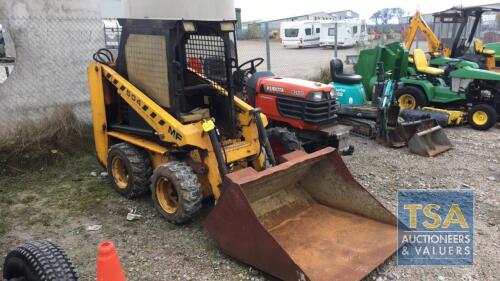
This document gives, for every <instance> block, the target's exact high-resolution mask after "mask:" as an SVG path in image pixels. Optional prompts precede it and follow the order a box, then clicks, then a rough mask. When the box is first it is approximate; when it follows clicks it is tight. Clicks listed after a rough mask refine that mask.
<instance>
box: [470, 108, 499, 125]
mask: <svg viewBox="0 0 500 281" xmlns="http://www.w3.org/2000/svg"><path fill="white" fill-rule="evenodd" d="M497 120H498V113H497V112H496V110H495V108H493V106H491V105H489V104H477V105H474V106H473V107H472V108H471V110H470V111H469V114H468V116H467V121H468V122H469V124H470V126H471V127H472V128H473V129H475V130H480V131H485V130H488V129H490V128H491V127H493V126H495V124H496V123H497Z"/></svg>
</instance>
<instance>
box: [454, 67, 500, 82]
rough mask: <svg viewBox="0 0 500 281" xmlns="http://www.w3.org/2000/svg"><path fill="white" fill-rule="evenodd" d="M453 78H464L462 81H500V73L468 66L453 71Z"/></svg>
mask: <svg viewBox="0 0 500 281" xmlns="http://www.w3.org/2000/svg"><path fill="white" fill-rule="evenodd" d="M451 77H452V78H462V79H477V80H490V81H500V73H497V72H493V71H488V70H483V69H476V68H472V67H470V66H466V67H464V68H460V69H457V70H455V71H452V72H451Z"/></svg>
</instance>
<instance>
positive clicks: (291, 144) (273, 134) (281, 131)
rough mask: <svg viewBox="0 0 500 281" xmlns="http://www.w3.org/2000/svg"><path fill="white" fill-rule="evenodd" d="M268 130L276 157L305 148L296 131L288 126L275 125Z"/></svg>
mask: <svg viewBox="0 0 500 281" xmlns="http://www.w3.org/2000/svg"><path fill="white" fill-rule="evenodd" d="M266 131H267V137H268V139H269V142H270V143H271V148H272V149H273V153H274V157H275V158H276V159H279V158H280V156H281V155H283V154H287V153H290V152H293V151H296V150H304V147H303V146H302V143H301V142H300V140H299V139H298V138H297V136H296V135H295V133H293V132H291V131H289V130H288V129H287V128H283V127H274V128H269V129H267V130H266Z"/></svg>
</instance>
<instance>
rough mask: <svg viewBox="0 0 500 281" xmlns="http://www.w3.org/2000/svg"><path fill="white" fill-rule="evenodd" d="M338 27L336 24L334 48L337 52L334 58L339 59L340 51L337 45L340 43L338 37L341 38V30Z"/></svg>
mask: <svg viewBox="0 0 500 281" xmlns="http://www.w3.org/2000/svg"><path fill="white" fill-rule="evenodd" d="M337 27H338V23H337V22H335V43H334V44H335V46H333V48H334V50H335V52H334V57H335V58H337V57H338V52H339V50H338V44H337V43H338V37H339V36H338V35H339V29H338V28H337Z"/></svg>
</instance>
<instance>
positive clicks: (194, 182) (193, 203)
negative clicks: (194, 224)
mask: <svg viewBox="0 0 500 281" xmlns="http://www.w3.org/2000/svg"><path fill="white" fill-rule="evenodd" d="M161 179H166V180H168V182H169V183H170V184H171V185H172V187H173V188H174V189H175V192H176V195H177V207H176V210H175V212H172V213H169V212H167V211H166V210H165V209H164V208H163V207H162V206H161V203H160V202H159V197H158V193H157V190H156V188H157V187H156V186H157V182H158V181H159V180H161ZM151 183H152V184H151V193H152V197H153V202H154V206H155V208H156V209H157V210H158V212H160V214H161V215H162V216H163V217H164V218H165V219H167V220H168V221H169V222H171V223H175V224H182V223H186V222H188V221H190V220H191V219H192V218H193V217H194V216H195V215H196V214H197V213H198V211H199V210H200V209H201V206H202V204H201V202H202V200H203V191H202V188H201V184H200V182H199V180H198V177H197V176H196V174H195V173H194V171H193V169H192V168H191V167H190V166H189V165H188V164H186V163H184V162H180V161H172V162H168V163H165V164H162V165H160V166H158V167H157V168H156V169H155V171H154V172H153V176H152V177H151Z"/></svg>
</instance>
